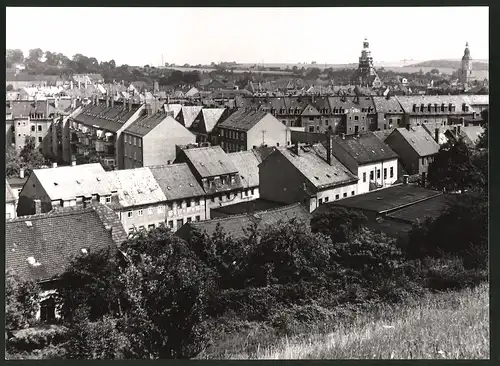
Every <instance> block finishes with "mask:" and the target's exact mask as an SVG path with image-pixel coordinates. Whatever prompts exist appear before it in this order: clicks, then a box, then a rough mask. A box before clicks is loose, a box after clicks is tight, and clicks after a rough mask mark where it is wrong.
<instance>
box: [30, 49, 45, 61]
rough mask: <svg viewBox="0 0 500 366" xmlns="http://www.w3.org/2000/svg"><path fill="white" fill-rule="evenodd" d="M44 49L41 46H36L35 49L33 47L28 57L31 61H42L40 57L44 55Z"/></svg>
mask: <svg viewBox="0 0 500 366" xmlns="http://www.w3.org/2000/svg"><path fill="white" fill-rule="evenodd" d="M43 54H44V53H43V51H42V49H41V48H35V49H31V50H30V51H29V57H28V60H30V61H36V62H40V59H41V58H42V57H43Z"/></svg>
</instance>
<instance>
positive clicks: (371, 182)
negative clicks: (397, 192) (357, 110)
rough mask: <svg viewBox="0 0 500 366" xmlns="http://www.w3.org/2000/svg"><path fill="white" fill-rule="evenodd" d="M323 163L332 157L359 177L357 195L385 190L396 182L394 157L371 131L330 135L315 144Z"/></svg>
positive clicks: (396, 156)
mask: <svg viewBox="0 0 500 366" xmlns="http://www.w3.org/2000/svg"><path fill="white" fill-rule="evenodd" d="M318 145H319V147H320V150H323V149H322V147H324V148H325V150H324V151H321V156H322V157H325V156H326V160H327V161H328V159H330V158H331V157H335V158H336V159H338V161H340V162H341V163H342V164H343V165H344V166H345V167H347V168H348V169H349V171H350V172H351V173H353V174H354V175H356V176H357V177H358V178H359V181H358V189H357V193H358V194H362V193H366V192H369V191H371V190H374V189H378V188H383V187H388V186H391V185H392V184H394V182H396V181H397V180H398V155H397V154H396V153H395V152H394V151H393V150H392V149H391V148H390V147H389V146H388V145H387V144H385V143H384V142H382V141H381V140H380V139H379V138H378V137H377V136H375V135H374V133H373V132H365V133H360V134H358V135H341V136H334V135H330V136H329V139H328V140H327V143H326V144H324V145H321V144H318Z"/></svg>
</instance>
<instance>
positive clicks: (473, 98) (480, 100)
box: [461, 94, 490, 106]
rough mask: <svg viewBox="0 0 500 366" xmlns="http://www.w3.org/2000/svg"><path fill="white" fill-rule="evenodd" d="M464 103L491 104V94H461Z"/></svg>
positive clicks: (472, 104)
mask: <svg viewBox="0 0 500 366" xmlns="http://www.w3.org/2000/svg"><path fill="white" fill-rule="evenodd" d="M461 97H462V99H463V101H464V103H467V104H469V105H471V106H474V105H489V104H490V96H489V95H473V94H472V95H461Z"/></svg>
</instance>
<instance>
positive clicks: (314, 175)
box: [273, 147, 358, 189]
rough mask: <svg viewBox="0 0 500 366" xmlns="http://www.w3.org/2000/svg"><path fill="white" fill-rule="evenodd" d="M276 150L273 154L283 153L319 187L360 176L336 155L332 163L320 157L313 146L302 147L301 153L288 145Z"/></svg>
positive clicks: (344, 181) (336, 184) (340, 183)
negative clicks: (297, 152) (293, 150)
mask: <svg viewBox="0 0 500 366" xmlns="http://www.w3.org/2000/svg"><path fill="white" fill-rule="evenodd" d="M276 150H277V151H276V152H274V153H273V154H276V153H279V154H281V155H282V156H283V157H284V158H285V159H287V160H288V161H289V162H290V163H291V164H292V165H293V166H294V167H295V168H296V169H297V170H298V171H299V172H300V173H301V174H302V175H303V176H304V177H305V178H306V179H307V180H308V181H309V182H311V184H312V185H313V186H314V187H316V188H317V189H322V188H327V187H331V186H338V185H343V184H348V183H355V182H357V181H358V178H357V177H356V176H355V175H354V174H352V173H351V172H349V170H348V169H347V168H346V167H345V166H344V165H343V164H342V163H341V162H340V161H338V160H337V159H336V158H335V157H332V164H331V165H330V164H328V163H327V162H326V161H324V160H323V159H322V158H320V157H319V156H318V155H317V154H316V152H315V151H314V149H313V148H309V147H300V150H301V151H300V152H299V155H297V154H295V153H294V152H292V150H291V149H289V148H286V147H278V148H276Z"/></svg>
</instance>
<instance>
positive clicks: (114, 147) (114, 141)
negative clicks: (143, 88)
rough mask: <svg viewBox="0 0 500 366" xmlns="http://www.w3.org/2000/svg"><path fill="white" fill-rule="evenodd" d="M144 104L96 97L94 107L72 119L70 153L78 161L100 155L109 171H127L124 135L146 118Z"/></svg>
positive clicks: (92, 104) (88, 106)
mask: <svg viewBox="0 0 500 366" xmlns="http://www.w3.org/2000/svg"><path fill="white" fill-rule="evenodd" d="M144 109H145V105H144V104H143V105H139V104H133V103H132V100H129V102H128V103H127V102H126V101H125V100H124V101H122V102H121V103H120V102H115V101H114V99H113V98H110V97H109V96H108V97H107V98H106V100H105V102H102V101H100V100H98V99H97V97H95V98H94V99H93V101H92V103H91V104H89V105H87V106H86V107H84V108H83V109H82V111H81V112H80V113H79V114H78V115H77V116H75V117H74V118H72V119H70V130H71V148H72V149H71V150H72V151H71V152H72V154H73V155H74V156H75V157H76V159H77V161H78V160H80V161H85V159H86V158H87V157H88V156H97V157H98V158H99V160H100V161H101V162H102V163H103V164H104V165H106V166H108V167H109V168H110V169H114V168H118V169H123V168H124V152H123V147H124V143H123V136H122V133H123V131H124V130H125V129H127V128H128V127H129V126H130V125H131V124H132V122H134V121H135V120H136V119H138V118H139V117H140V116H141V115H143V110H144Z"/></svg>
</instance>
